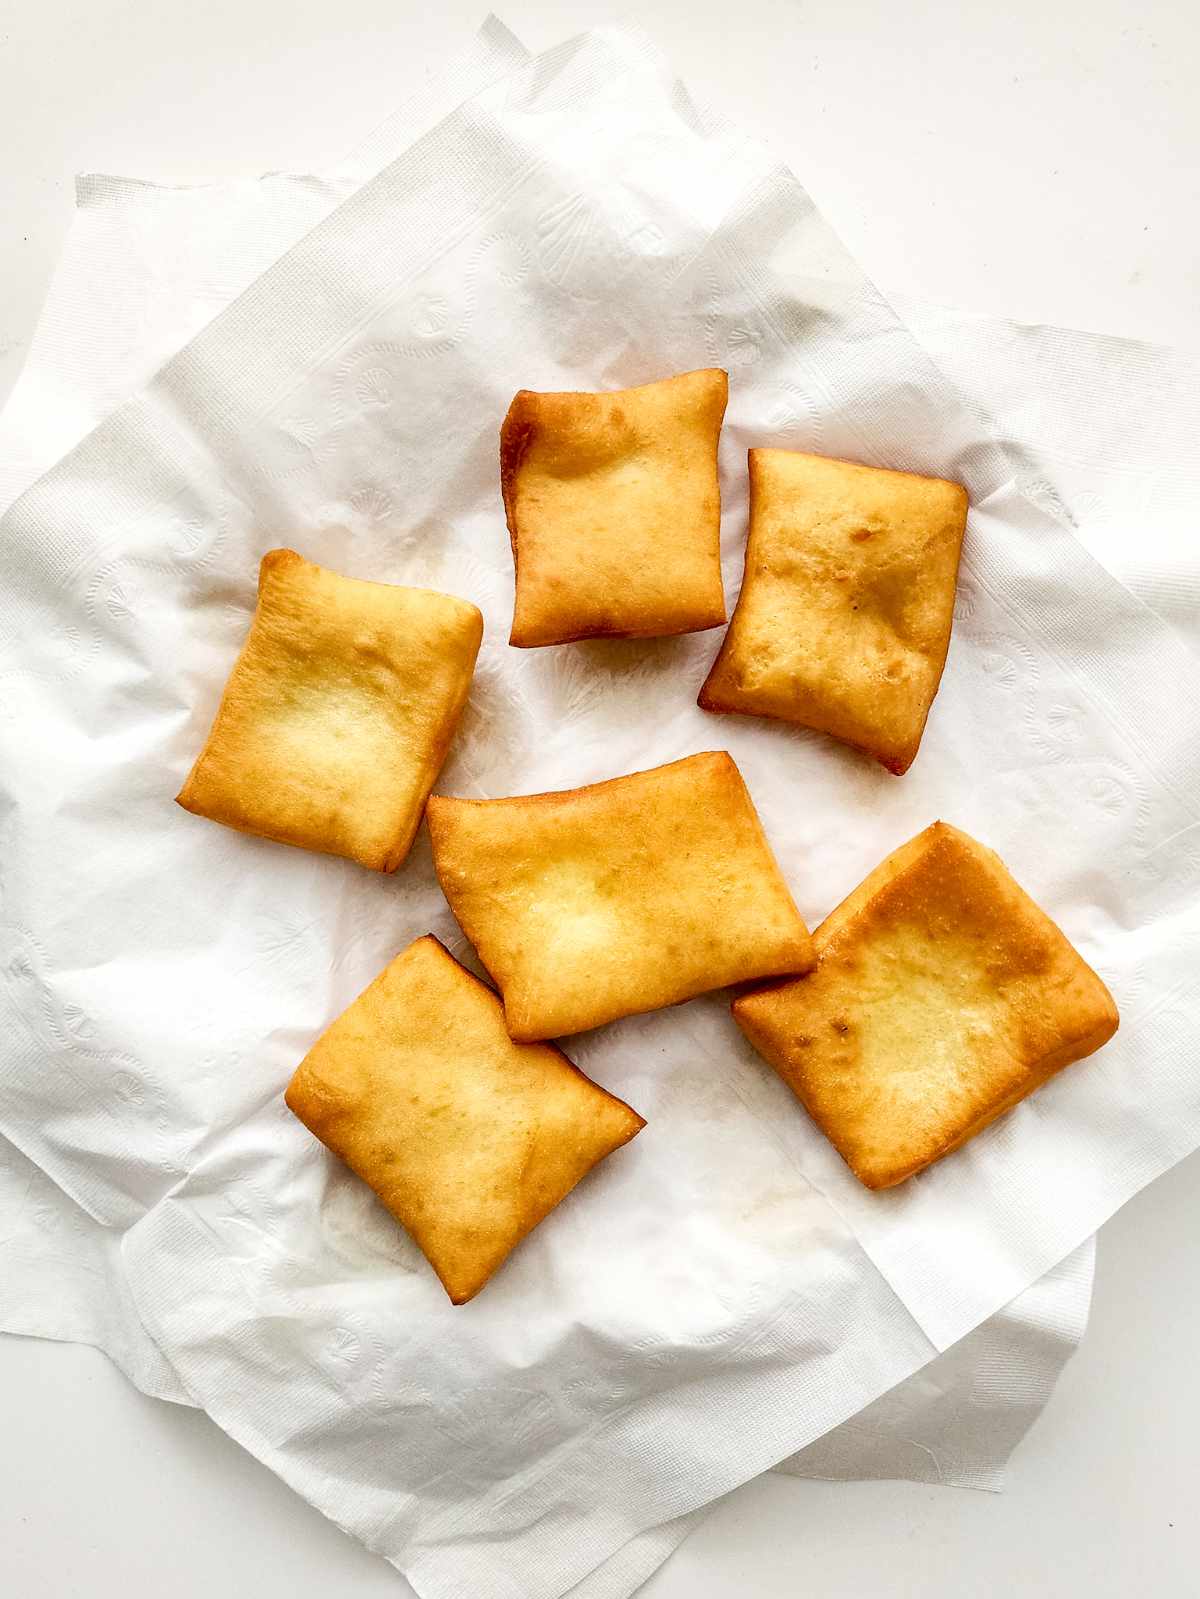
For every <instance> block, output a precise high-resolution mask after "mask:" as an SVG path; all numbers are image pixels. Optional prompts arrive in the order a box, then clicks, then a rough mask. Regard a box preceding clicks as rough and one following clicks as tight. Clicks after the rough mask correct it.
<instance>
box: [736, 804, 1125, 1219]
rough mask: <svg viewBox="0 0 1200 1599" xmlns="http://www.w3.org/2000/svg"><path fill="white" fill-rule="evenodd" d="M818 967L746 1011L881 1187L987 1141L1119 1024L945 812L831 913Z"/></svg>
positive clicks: (1078, 960)
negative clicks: (991, 1128) (1000, 1119)
mask: <svg viewBox="0 0 1200 1599" xmlns="http://www.w3.org/2000/svg"><path fill="white" fill-rule="evenodd" d="M813 942H814V944H815V946H816V952H817V967H816V970H815V971H813V972H811V973H810V974H809V975H808V976H806V977H802V978H800V979H798V980H797V981H795V982H787V983H777V984H772V985H770V986H769V987H764V988H761V989H758V990H756V991H754V992H752V993H748V994H743V995H741V996H739V997H738V998H737V999H735V1000H734V1002H733V1014H734V1018H735V1020H736V1021H737V1024H738V1026H739V1027H740V1028H741V1029H742V1031H743V1032H744V1033H745V1035H746V1037H747V1038H748V1039H749V1040H750V1042H751V1043H752V1044H753V1045H754V1047H755V1048H756V1049H757V1050H758V1051H759V1053H760V1054H761V1055H763V1056H764V1057H765V1059H766V1060H767V1061H769V1062H770V1064H771V1065H772V1066H773V1067H774V1068H775V1070H776V1071H777V1072H778V1073H779V1075H780V1076H781V1077H782V1078H783V1080H784V1082H786V1083H787V1084H788V1086H789V1087H790V1088H791V1089H792V1090H793V1091H794V1093H795V1094H796V1095H797V1097H798V1098H799V1099H800V1101H801V1103H802V1104H803V1105H804V1106H805V1108H806V1109H807V1111H808V1112H809V1114H810V1115H811V1116H812V1118H813V1120H814V1121H815V1122H816V1123H817V1125H818V1127H820V1129H821V1131H822V1132H823V1133H824V1134H825V1136H826V1137H827V1138H828V1139H829V1140H830V1142H831V1143H832V1144H833V1145H834V1147H835V1148H836V1149H837V1151H838V1153H839V1154H840V1155H841V1156H842V1158H843V1160H845V1162H846V1164H847V1165H848V1166H849V1167H850V1169H851V1171H853V1173H854V1175H855V1176H856V1177H857V1178H858V1179H859V1180H860V1181H861V1182H863V1183H865V1184H866V1186H867V1187H868V1188H890V1187H891V1186H892V1185H893V1184H895V1183H900V1182H903V1181H904V1179H905V1178H906V1177H911V1176H912V1175H913V1173H914V1172H919V1171H921V1170H922V1169H923V1168H924V1167H926V1166H928V1165H930V1163H931V1162H933V1161H935V1160H940V1159H941V1157H942V1156H943V1155H947V1154H949V1153H950V1151H951V1150H954V1149H957V1148H958V1147H959V1146H960V1145H961V1144H964V1143H966V1141H967V1139H968V1138H973V1137H974V1135H975V1134H976V1133H977V1132H980V1131H981V1130H982V1129H983V1128H984V1127H986V1126H987V1125H988V1123H989V1122H991V1121H993V1120H995V1118H996V1117H997V1116H1000V1115H1002V1114H1003V1113H1004V1112H1005V1111H1006V1110H1010V1109H1011V1108H1012V1106H1014V1105H1016V1104H1017V1103H1018V1102H1019V1101H1020V1100H1022V1099H1024V1098H1025V1096H1026V1095H1027V1094H1031V1093H1032V1092H1033V1090H1034V1089H1035V1088H1038V1087H1040V1086H1041V1084H1042V1083H1044V1082H1045V1081H1046V1080H1047V1078H1049V1077H1051V1076H1053V1074H1054V1073H1055V1072H1057V1071H1061V1069H1062V1068H1063V1067H1064V1066H1067V1065H1069V1064H1070V1063H1071V1062H1072V1061H1075V1060H1081V1059H1082V1058H1083V1057H1084V1056H1085V1055H1090V1054H1091V1053H1092V1052H1093V1051H1094V1050H1097V1049H1099V1048H1100V1046H1101V1045H1102V1044H1105V1043H1107V1041H1108V1040H1109V1039H1110V1038H1111V1037H1112V1035H1113V1033H1115V1032H1116V1030H1117V1007H1116V1005H1115V1004H1114V1003H1113V998H1112V995H1111V994H1110V993H1109V992H1108V989H1107V988H1106V987H1105V986H1104V984H1103V983H1102V982H1101V981H1100V979H1099V977H1097V975H1096V973H1095V972H1094V971H1092V969H1091V967H1090V966H1088V965H1087V963H1086V962H1085V961H1084V960H1083V958H1082V956H1081V955H1080V954H1079V953H1078V952H1077V951H1076V950H1075V949H1074V947H1073V946H1072V945H1071V944H1070V943H1068V941H1067V939H1066V937H1065V936H1064V934H1063V933H1062V932H1061V931H1060V930H1059V928H1058V927H1056V926H1055V924H1054V923H1053V922H1052V921H1051V920H1050V918H1049V917H1048V916H1047V915H1046V914H1045V912H1044V911H1042V910H1039V908H1038V907H1037V906H1036V905H1035V904H1034V902H1033V901H1032V900H1031V899H1030V898H1029V896H1028V894H1026V893H1025V891H1024V890H1023V889H1022V888H1020V887H1019V886H1018V885H1017V883H1015V882H1014V880H1013V879H1012V877H1011V876H1010V875H1009V873H1008V871H1007V869H1006V867H1005V866H1004V863H1003V862H1002V861H1001V859H1000V857H999V856H998V855H996V854H995V853H994V852H993V851H992V850H990V849H987V848H985V847H984V845H982V844H978V843H976V842H975V840H974V839H973V838H970V837H968V835H967V834H966V833H963V832H960V831H959V830H958V828H956V827H950V826H948V825H947V824H946V823H945V822H935V823H934V824H933V826H932V827H928V828H926V829H925V831H924V832H923V833H919V834H918V835H917V837H916V838H914V839H911V840H910V841H909V842H908V843H907V844H904V845H902V846H901V848H900V849H898V850H896V851H895V852H894V853H893V854H892V855H889V856H888V858H887V859H886V860H885V861H883V862H882V864H881V865H879V866H877V867H876V869H875V870H874V871H873V872H872V873H871V874H870V876H869V877H867V878H866V879H865V880H864V881H863V882H862V883H861V884H860V885H859V886H858V888H856V889H855V890H854V892H853V893H852V894H850V895H849V896H848V897H847V898H846V899H844V900H843V901H842V903H841V904H840V905H839V906H838V907H837V909H836V910H835V911H833V912H832V914H831V915H830V916H828V917H827V918H826V920H825V921H824V922H822V923H821V925H820V927H818V928H817V930H816V932H815V934H814V935H813Z"/></svg>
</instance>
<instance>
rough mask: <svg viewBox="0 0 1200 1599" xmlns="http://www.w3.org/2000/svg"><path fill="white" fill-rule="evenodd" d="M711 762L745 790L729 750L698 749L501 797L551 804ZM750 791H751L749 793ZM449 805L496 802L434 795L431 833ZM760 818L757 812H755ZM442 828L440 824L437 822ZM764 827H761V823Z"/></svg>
mask: <svg viewBox="0 0 1200 1599" xmlns="http://www.w3.org/2000/svg"><path fill="white" fill-rule="evenodd" d="M701 760H711V761H716V762H718V763H719V764H720V765H722V766H729V767H731V768H732V769H733V771H734V772H736V773H737V776H738V779H739V781H740V782H741V784H742V787H743V788H745V786H746V784H745V779H744V778H743V777H742V774H741V772H740V771H738V765H737V762H736V761H735V760H734V758H733V756H732V755H731V754H730V753H729V751H728V750H697V751H696V753H695V754H694V755H681V756H680V757H679V759H678V760H675V761H661V762H660V763H659V764H658V765H657V766H641V767H639V768H638V770H637V771H636V772H622V773H620V775H619V776H617V777H602V778H599V779H598V780H597V781H596V782H595V783H584V784H583V785H582V786H581V787H578V788H550V789H545V790H544V791H543V792H542V793H540V794H505V795H503V796H501V797H502V798H503V800H504V803H505V804H506V805H548V804H552V803H553V802H554V801H555V800H561V799H565V798H566V797H567V796H568V795H569V796H570V797H571V798H572V799H574V798H575V797H576V795H580V794H595V793H596V792H597V791H598V790H600V789H602V788H606V789H610V790H611V789H612V788H613V786H614V785H615V784H617V783H628V782H629V781H630V780H631V779H633V778H635V777H645V776H646V774H647V773H648V772H667V771H670V769H671V767H673V766H685V765H687V763H688V762H689V761H701ZM748 792H749V791H748V790H747V793H748ZM447 802H449V803H450V804H452V805H473V806H485V805H494V804H495V803H496V801H495V800H494V799H468V798H465V797H464V798H460V797H459V796H458V795H457V794H431V795H430V796H429V804H428V805H427V806H426V809H425V819H426V821H427V822H428V823H429V830H430V832H432V831H433V829H434V826H435V817H439V816H440V812H441V807H442V806H443V805H444V804H446V803H447ZM755 814H756V815H757V812H756V813H755ZM436 825H439V826H440V821H438V822H437V823H436ZM760 825H761V824H760Z"/></svg>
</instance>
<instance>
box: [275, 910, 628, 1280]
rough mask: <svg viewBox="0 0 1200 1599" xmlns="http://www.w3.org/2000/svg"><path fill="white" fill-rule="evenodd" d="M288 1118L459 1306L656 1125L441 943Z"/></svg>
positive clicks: (317, 1068)
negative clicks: (539, 1036)
mask: <svg viewBox="0 0 1200 1599" xmlns="http://www.w3.org/2000/svg"><path fill="white" fill-rule="evenodd" d="M284 1097H285V1099H286V1100H287V1104H288V1107H289V1108H290V1109H291V1110H292V1111H293V1112H294V1113H295V1114H296V1115H297V1116H298V1117H299V1118H300V1120H301V1121H302V1122H303V1123H304V1125H305V1126H306V1127H307V1128H308V1129H309V1130H310V1131H311V1132H313V1133H315V1134H316V1136H317V1137H318V1138H319V1139H320V1140H321V1142H322V1143H323V1144H325V1145H326V1146H327V1147H328V1148H329V1149H331V1150H333V1152H334V1154H336V1155H340V1156H341V1158H342V1159H343V1160H344V1161H345V1162H346V1164H347V1165H348V1166H349V1167H350V1168H351V1170H352V1171H354V1172H356V1173H357V1174H358V1176H359V1177H361V1178H362V1179H363V1181H364V1182H365V1183H367V1184H369V1186H370V1187H371V1188H373V1189H374V1190H375V1192H376V1194H378V1196H379V1198H380V1199H381V1200H382V1201H383V1203H384V1204H385V1205H386V1206H387V1208H388V1210H390V1211H391V1213H392V1215H393V1216H395V1217H396V1219H397V1221H399V1222H400V1223H401V1225H402V1226H404V1227H405V1228H406V1229H407V1230H408V1232H409V1233H410V1234H411V1235H412V1237H413V1239H414V1240H415V1242H416V1243H417V1245H418V1246H419V1247H420V1249H421V1251H422V1253H423V1254H424V1256H425V1258H426V1259H427V1260H428V1261H429V1264H430V1265H431V1266H432V1267H433V1269H434V1271H435V1272H436V1273H437V1275H438V1277H439V1278H440V1279H441V1283H442V1286H443V1287H444V1288H445V1290H446V1292H447V1293H448V1294H449V1296H450V1298H451V1300H452V1301H453V1303H454V1304H456V1305H461V1304H463V1303H464V1302H465V1301H466V1300H468V1299H470V1298H472V1297H473V1296H474V1295H475V1294H477V1293H478V1292H479V1290H480V1289H481V1288H482V1287H483V1285H484V1283H486V1282H487V1280H488V1278H489V1277H490V1276H491V1275H492V1273H493V1272H494V1271H495V1270H496V1268H497V1267H498V1266H499V1265H500V1264H501V1262H502V1261H504V1260H505V1259H506V1258H507V1256H508V1255H509V1254H510V1252H511V1251H512V1250H513V1249H515V1248H516V1246H517V1244H519V1243H520V1241H521V1239H522V1238H524V1237H525V1235H526V1234H527V1233H529V1232H532V1230H533V1229H534V1228H535V1227H536V1226H537V1224H538V1223H539V1222H540V1221H541V1220H542V1219H543V1217H545V1216H546V1215H547V1213H548V1212H549V1211H551V1210H553V1209H554V1207H555V1205H557V1204H558V1202H559V1200H561V1199H564V1198H565V1197H566V1195H567V1194H569V1193H570V1192H571V1190H572V1188H574V1187H575V1184H576V1183H577V1182H579V1180H580V1178H582V1177H584V1176H586V1175H587V1173H588V1172H589V1171H591V1169H592V1167H593V1166H595V1165H596V1164H597V1163H598V1162H599V1161H602V1160H603V1159H604V1157H605V1156H606V1155H610V1154H611V1153H612V1152H613V1150H614V1149H619V1148H620V1146H621V1145H622V1144H627V1143H628V1142H629V1140H630V1139H631V1138H632V1137H634V1135H635V1134H636V1133H639V1132H640V1131H641V1129H642V1128H643V1127H644V1126H645V1122H644V1121H643V1120H642V1118H641V1117H640V1116H639V1115H638V1114H637V1112H636V1111H633V1110H630V1108H629V1106H628V1105H626V1104H625V1103H624V1101H623V1100H620V1099H617V1098H615V1097H614V1096H613V1095H612V1094H609V1093H606V1092H605V1090H604V1089H603V1088H601V1087H599V1085H598V1084H596V1083H594V1082H592V1080H591V1078H590V1077H585V1076H584V1074H583V1073H582V1072H581V1071H579V1069H578V1068H577V1067H575V1066H573V1065H572V1064H571V1062H570V1061H569V1060H568V1059H567V1057H566V1056H565V1055H564V1054H563V1053H562V1052H561V1050H558V1049H554V1048H553V1047H552V1046H550V1045H547V1044H514V1043H513V1041H512V1040H511V1039H510V1038H509V1036H508V1033H507V1032H506V1031H505V1027H504V1016H503V1012H502V1011H501V1008H500V1001H499V1000H498V999H497V997H496V995H495V994H494V993H493V992H492V990H491V989H490V988H488V987H487V986H486V984H484V983H481V982H480V981H479V979H478V978H477V977H474V976H472V975H471V973H470V972H468V971H467V970H466V969H465V968H464V967H462V966H460V965H459V964H458V962H457V961H456V960H455V959H454V957H453V956H452V955H451V954H450V953H449V951H448V950H446V949H445V948H443V946H442V945H441V944H439V943H438V941H437V939H436V938H432V937H427V938H419V939H417V941H416V943H414V944H410V945H409V946H408V948H407V949H406V950H404V951H403V952H402V953H401V954H399V955H397V956H396V958H395V960H394V961H392V962H391V964H390V965H389V966H387V967H385V968H384V970H383V971H382V972H381V973H380V975H379V976H378V977H377V978H376V979H375V981H374V982H373V983H372V984H371V986H370V987H369V988H368V989H367V990H366V991H365V992H364V993H362V994H360V995H359V997H358V998H357V999H356V1000H355V1001H354V1003H353V1004H352V1005H351V1006H350V1008H349V1009H348V1010H346V1011H344V1012H343V1013H342V1015H341V1016H339V1017H338V1019H337V1020H336V1021H335V1022H334V1023H333V1025H332V1026H331V1027H330V1028H329V1029H328V1030H327V1031H326V1032H325V1033H324V1034H323V1035H322V1036H321V1037H320V1038H319V1039H318V1040H317V1042H316V1043H315V1044H314V1045H313V1047H312V1049H311V1050H310V1051H309V1052H308V1054H307V1055H306V1056H305V1058H304V1060H303V1061H301V1063H300V1065H299V1067H298V1068H297V1070H296V1074H295V1076H294V1077H293V1078H292V1080H291V1082H290V1083H289V1085H288V1088H287V1092H286V1094H285V1096H284Z"/></svg>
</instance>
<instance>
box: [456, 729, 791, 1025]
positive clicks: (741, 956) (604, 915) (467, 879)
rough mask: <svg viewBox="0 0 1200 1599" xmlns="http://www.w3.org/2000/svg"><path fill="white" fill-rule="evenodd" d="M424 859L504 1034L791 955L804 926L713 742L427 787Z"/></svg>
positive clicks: (682, 993)
mask: <svg viewBox="0 0 1200 1599" xmlns="http://www.w3.org/2000/svg"><path fill="white" fill-rule="evenodd" d="M426 814H427V818H428V822H429V834H430V838H431V839H432V841H433V861H434V866H435V868H436V870H437V874H438V878H439V880H440V882H441V885H442V890H443V892H444V893H445V895H446V898H447V899H448V900H449V901H450V908H451V909H452V910H453V912H454V914H455V916H457V918H458V920H459V923H460V924H461V926H462V929H463V931H464V932H465V933H466V935H467V937H468V938H469V939H470V940H471V942H472V943H473V944H474V945H475V948H476V949H477V950H478V951H479V957H480V959H481V960H482V961H483V964H484V965H485V966H486V967H487V969H488V971H489V972H490V973H491V975H492V977H493V979H494V980H495V982H496V985H497V986H498V988H499V989H500V992H501V994H502V996H503V998H504V1015H505V1019H506V1021H507V1023H508V1030H509V1032H510V1033H511V1034H512V1036H513V1037H514V1038H518V1039H534V1038H552V1037H555V1036H557V1035H560V1034H563V1033H577V1032H581V1031H582V1030H583V1029H584V1028H587V1027H598V1026H600V1025H601V1023H603V1022H611V1021H614V1020H615V1019H616V1018H617V1017H619V1016H631V1015H634V1014H635V1013H637V1012H639V1011H648V1010H657V1009H658V1008H659V1007H660V1006H663V1005H677V1004H679V1003H681V1002H682V1001H683V1000H686V999H691V998H693V997H694V996H695V995H696V994H702V993H704V992H705V991H706V990H708V989H712V988H723V987H724V986H725V985H726V984H729V983H740V982H744V981H746V980H747V979H750V978H755V977H770V976H777V975H780V974H782V973H785V972H803V971H807V970H808V969H809V967H810V966H811V965H812V961H813V955H812V942H811V940H810V938H809V936H808V930H807V929H806V927H805V926H804V923H803V922H802V921H801V919H800V913H799V911H797V909H796V907H795V905H794V904H793V902H792V896H791V894H790V893H789V892H788V887H787V884H786V883H785V882H784V880H783V875H782V873H781V872H780V870H779V867H778V866H777V864H776V862H775V857H774V856H773V855H772V853H771V847H770V845H769V844H768V843H767V840H766V835H765V834H764V833H763V830H762V824H761V823H760V821H759V819H758V815H757V813H756V811H755V809H754V806H753V804H752V802H751V799H750V796H749V794H748V793H747V792H746V785H745V784H744V783H743V781H742V776H741V773H740V772H739V771H738V769H737V767H736V766H735V765H734V763H733V761H732V760H731V759H730V757H729V756H728V755H727V754H725V753H724V752H723V751H720V752H715V753H711V752H710V753H707V754H704V755H691V756H688V757H687V759H685V760H681V761H672V762H671V763H670V765H668V766H658V767H655V768H654V769H653V770H652V771H649V772H635V773H633V774H632V775H631V776H628V777H617V778H613V779H612V780H611V781H609V782H606V783H593V784H592V785H591V786H590V787H588V788H577V789H569V790H567V791H566V792H565V793H557V794H531V795H528V796H525V797H522V798H517V799H494V800H464V799H446V798H443V797H441V796H439V795H436V794H435V795H434V796H433V797H432V798H431V799H430V801H429V808H428V811H427V813H426Z"/></svg>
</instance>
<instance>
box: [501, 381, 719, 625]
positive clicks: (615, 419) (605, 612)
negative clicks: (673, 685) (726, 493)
mask: <svg viewBox="0 0 1200 1599" xmlns="http://www.w3.org/2000/svg"><path fill="white" fill-rule="evenodd" d="M728 396H729V379H728V377H727V376H726V374H725V373H724V372H721V371H719V370H716V369H714V370H711V371H705V372H685V373H682V374H681V375H680V376H678V377H672V378H664V379H663V381H662V382H660V383H647V384H644V385H643V386H642V387H641V388H636V389H619V390H617V391H616V392H615V393H610V394H534V393H532V392H531V391H530V390H529V389H522V390H521V391H520V393H519V394H518V395H517V396H516V398H515V399H514V400H513V402H512V404H511V406H509V409H508V415H507V416H506V417H505V419H504V425H503V427H502V428H501V430H500V484H501V489H502V491H503V494H504V511H505V515H506V517H507V519H508V532H509V537H510V539H511V540H512V550H513V562H514V564H515V566H516V573H517V594H516V604H515V606H514V610H513V625H512V636H511V637H510V639H509V643H510V644H515V645H517V646H518V647H520V648H522V649H524V648H528V647H531V646H534V645H539V644H568V643H570V642H571V641H572V640H574V639H584V638H655V637H658V636H660V635H663V634H669V633H694V632H697V631H698V630H700V629H701V628H706V627H720V625H721V623H722V622H724V620H725V590H724V586H723V584H722V581H721V493H720V488H719V486H718V482H717V441H718V439H719V437H720V433H721V421H722V418H723V417H724V415H725V403H726V400H727V399H728Z"/></svg>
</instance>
